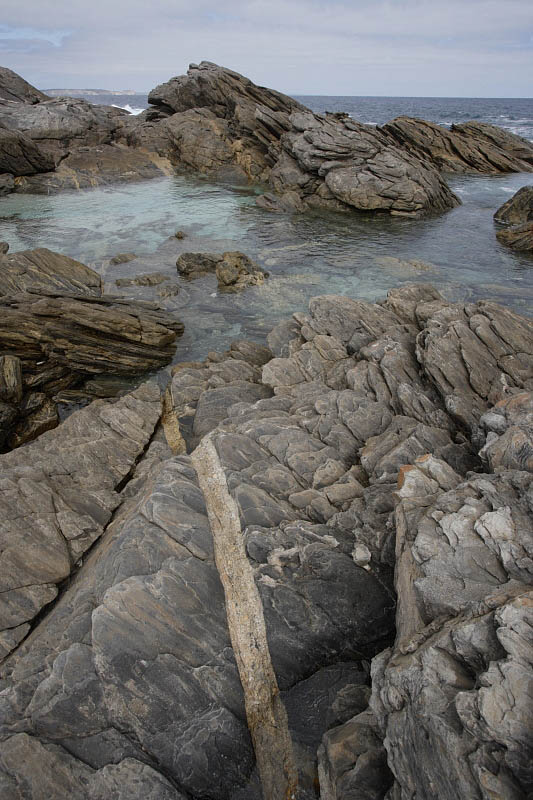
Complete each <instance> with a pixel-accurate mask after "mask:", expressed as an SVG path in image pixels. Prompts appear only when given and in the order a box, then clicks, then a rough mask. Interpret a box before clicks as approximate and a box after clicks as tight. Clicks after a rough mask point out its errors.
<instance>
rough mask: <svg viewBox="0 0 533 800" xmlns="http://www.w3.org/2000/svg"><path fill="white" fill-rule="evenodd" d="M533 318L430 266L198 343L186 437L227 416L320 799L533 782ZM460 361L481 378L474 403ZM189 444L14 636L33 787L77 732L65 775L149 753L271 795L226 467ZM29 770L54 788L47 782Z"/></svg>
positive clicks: (32, 791) (170, 400)
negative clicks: (232, 593)
mask: <svg viewBox="0 0 533 800" xmlns="http://www.w3.org/2000/svg"><path fill="white" fill-rule="evenodd" d="M438 331H440V333H441V336H440V337H438V336H437V332H438ZM452 332H453V333H454V336H455V337H456V338H453V337H452ZM473 337H475V338H473ZM532 340H533V336H532V332H531V325H530V323H529V321H528V320H524V319H523V318H520V317H518V316H517V315H514V314H511V313H510V312H508V311H507V310H505V309H503V308H501V307H499V306H496V305H494V304H490V303H479V304H476V305H475V306H471V305H466V306H462V305H455V304H450V303H447V302H446V301H445V300H444V299H443V298H442V297H440V295H439V294H438V293H437V292H436V291H435V289H433V288H432V287H430V286H428V285H418V286H417V285H414V286H406V287H403V288H402V289H399V290H393V291H391V292H389V295H388V297H387V299H386V300H385V301H384V302H383V303H381V304H371V303H364V302H358V301H355V300H350V299H349V298H345V297H342V298H335V297H331V296H326V297H318V298H313V300H312V301H311V303H310V307H309V311H308V313H305V314H303V313H298V314H295V315H294V317H293V319H292V320H291V321H288V322H286V323H283V324H282V325H280V326H277V327H276V329H275V330H274V331H273V332H272V334H271V335H270V337H269V346H270V347H271V348H272V350H269V349H267V348H265V347H261V346H259V345H255V344H253V343H250V342H236V343H234V344H233V345H232V347H231V348H230V350H229V351H227V352H226V353H216V352H213V353H210V354H209V357H208V358H207V359H206V361H204V362H203V363H188V364H186V363H184V364H178V365H177V366H176V367H174V368H173V370H172V372H173V375H172V383H171V386H170V388H169V390H168V393H167V395H166V398H165V417H166V426H167V427H168V428H169V431H170V433H171V434H172V436H171V437H170V440H169V443H170V445H171V446H174V444H175V443H176V442H177V443H178V444H179V447H183V446H184V441H183V440H184V439H185V440H187V444H188V447H189V449H191V448H192V447H193V446H194V445H195V444H196V442H197V440H198V439H199V438H200V437H201V436H203V435H205V434H206V433H209V435H210V439H211V442H212V444H213V446H214V447H215V448H216V457H217V461H218V463H219V467H220V471H221V474H223V477H224V480H225V483H226V486H227V490H228V492H229V494H230V495H231V498H232V504H233V503H234V504H235V505H234V511H235V515H236V516H237V515H238V519H239V525H240V528H241V530H242V544H243V545H244V548H245V553H246V558H247V560H248V564H247V567H249V570H251V572H252V574H253V578H254V581H255V586H256V588H257V591H258V593H259V597H260V599H261V604H262V612H263V616H264V621H265V626H266V638H267V642H268V649H269V651H270V657H271V661H272V666H273V668H274V671H275V675H276V680H277V684H278V686H279V688H280V692H281V695H282V699H283V703H284V705H285V707H286V709H287V718H288V727H289V732H290V735H291V739H292V746H293V752H294V759H295V763H296V767H297V770H298V789H297V791H298V795H297V796H299V797H301V798H302V800H303V798H305V800H311V798H314V797H316V793H317V788H318V783H317V782H318V780H320V782H321V792H322V796H323V797H324V798H328V800H329V798H336V800H340V798H343V800H346V799H347V798H348V799H349V800H352V799H353V800H356V799H357V800H361V798H363V797H366V798H376V800H377V798H385V796H387V798H388V800H414V798H415V797H419V798H422V797H430V796H432V797H433V796H434V795H435V791H436V789H435V787H438V793H439V796H441V795H442V796H443V797H445V798H446V800H447V799H448V798H450V800H452V798H453V800H455V798H457V797H469V798H470V797H475V798H479V800H483V798H484V797H486V798H489V797H505V798H509V799H510V800H515V798H516V800H522V798H523V797H527V796H528V793H530V792H531V789H532V784H531V773H530V758H531V751H530V741H529V739H528V738H527V733H528V731H527V716H526V713H527V709H528V703H529V702H530V698H529V697H528V692H530V689H529V688H528V685H529V684H528V681H529V682H530V676H531V663H530V661H531V657H530V653H529V650H528V647H529V644H528V637H529V636H530V633H529V631H530V627H528V625H527V622H526V620H527V617H528V615H529V613H530V606H528V605H527V602H530V601H527V602H526V600H525V599H524V598H525V593H526V591H527V586H528V584H529V583H530V582H531V570H532V556H533V545H532V542H531V529H532V525H531V500H530V498H531V491H532V483H531V482H532V480H533V473H532V472H531V471H527V470H528V469H529V470H530V468H531V440H532V434H531V394H532V390H531V387H529V388H528V385H529V381H530V380H531V377H532V376H531V365H532V359H531V355H530V354H531V344H532ZM439 341H440V345H439ZM450 341H451V342H453V346H449V342H450ZM476 342H479V343H480V344H479V345H478V344H476ZM481 345H482V346H481ZM439 347H441V349H440V350H439ZM483 348H484V349H483ZM528 354H529V355H528ZM273 355H274V357H272V356H273ZM526 356H527V357H526ZM439 359H440V360H439ZM476 362H477V366H476ZM465 364H468V370H466V367H465ZM443 365H445V366H446V372H444V366H443ZM498 371H499V373H501V374H503V375H504V381H503V382H502V381H501V380H499V381H498V377H497V373H498ZM454 375H459V376H463V377H464V375H466V378H464V380H465V386H466V381H467V382H468V386H469V387H470V389H468V390H465V392H464V395H465V404H464V406H463V407H461V409H460V410H461V412H462V413H458V412H457V404H454V403H451V402H450V401H449V399H448V398H449V397H450V395H453V394H454V391H453V389H454V387H456V389H457V392H459V391H462V389H460V386H461V385H462V384H461V383H460V379H459V378H457V377H454V378H453V380H452V379H451V377H450V376H454ZM478 375H481V376H482V377H479V378H478ZM463 377H461V380H463ZM483 380H485V381H486V383H487V384H488V386H489V389H488V390H487V387H486V386H485V383H483ZM499 386H501V387H504V389H503V390H502V391H499V390H497V387H499ZM495 387H496V388H495ZM247 393H249V394H247ZM119 402H121V401H119ZM495 402H496V403H497V404H496V405H494V403H495ZM92 407H93V406H89V409H90V408H92ZM112 407H113V406H110V408H112ZM75 416H76V415H73V417H71V418H69V420H70V419H72V418H74V417H75ZM69 420H67V422H69ZM64 424H66V423H64ZM164 426H165V423H164V425H163V427H164ZM61 429H62V428H61V427H60V428H59V429H58V431H55V432H51V433H47V434H44V436H43V437H41V439H40V440H38V442H37V443H36V444H39V442H40V441H43V440H46V438H47V437H51V436H52V434H58V433H59V431H61ZM170 429H172V430H170ZM172 437H173V438H172ZM34 446H35V444H34V445H29V446H28V447H25V448H21V449H20V450H18V451H15V452H14V453H12V454H10V457H11V458H12V457H13V456H17V457H18V458H20V459H23V458H24V457H25V453H27V452H28V450H29V448H31V447H34ZM480 447H482V451H481V455H480V456H478V454H477V451H478V450H479V448H480ZM65 449H66V448H63V450H65ZM169 456H170V450H169V447H168V446H167V445H166V444H165V443H164V442H163V440H162V438H161V434H160V433H159V434H156V436H155V438H154V439H153V441H152V443H151V444H150V447H149V449H148V451H147V453H146V456H145V457H144V458H143V459H142V460H141V461H140V463H139V465H138V466H137V468H136V469H135V471H131V472H130V473H129V475H130V476H131V477H130V479H129V480H127V482H126V486H125V488H124V490H123V499H124V502H123V505H122V506H121V507H120V508H119V509H118V510H117V511H116V512H115V514H114V517H113V520H112V522H111V524H108V525H107V527H106V530H105V532H104V534H103V536H102V537H101V539H100V541H99V542H98V543H97V544H96V545H95V547H94V548H93V549H92V550H91V552H90V553H89V554H88V555H87V556H86V557H85V558H86V561H85V563H84V564H83V565H82V566H81V568H80V569H79V571H78V572H77V574H76V575H75V576H74V578H73V580H72V582H71V583H70V585H69V586H68V587H67V586H66V587H65V588H64V590H63V592H62V593H61V595H60V596H59V598H58V599H57V600H56V601H55V603H54V605H53V606H52V607H51V608H50V610H49V612H48V613H47V614H46V616H43V618H42V619H41V620H40V622H39V624H37V625H36V626H35V628H34V630H32V631H30V632H29V631H28V629H27V628H26V627H25V626H26V625H27V624H28V623H27V622H26V621H24V620H20V621H19V620H14V621H13V624H12V627H10V628H9V629H8V631H7V633H6V635H5V636H4V637H3V638H0V646H1V647H3V648H4V650H5V651H6V650H9V649H12V648H16V649H15V650H14V652H13V653H12V654H11V655H10V656H8V658H7V659H6V661H5V663H4V666H3V675H4V684H3V686H4V689H3V692H2V694H1V695H0V704H1V706H0V709H1V710H0V720H1V722H0V753H2V757H3V758H4V761H3V762H1V764H0V771H2V770H3V773H4V774H3V775H2V773H1V772H0V781H3V782H4V784H3V785H5V786H7V787H8V788H9V789H10V791H13V787H16V786H19V785H22V782H23V781H26V780H30V778H31V779H33V780H34V781H36V779H35V776H36V775H39V773H40V772H41V771H42V772H43V773H44V774H49V773H46V768H45V767H44V766H42V767H41V763H43V764H44V763H45V762H46V759H47V758H48V759H50V756H49V753H50V752H52V750H53V752H54V753H55V754H56V755H57V754H58V753H59V755H57V757H58V759H60V761H61V763H62V764H63V766H62V767H61V769H60V768H59V766H58V768H57V770H56V774H57V778H56V781H57V785H58V786H60V785H61V781H62V780H63V777H62V775H63V774H64V772H65V770H66V769H67V767H66V766H65V759H66V761H67V762H68V774H69V776H72V775H74V776H76V775H78V774H79V771H80V770H81V771H82V772H83V774H84V775H86V774H87V772H86V771H87V770H91V771H97V772H98V773H102V771H104V770H107V772H106V775H107V774H108V773H114V770H117V769H118V767H119V766H121V765H123V763H124V762H127V763H128V765H131V769H132V770H133V765H132V764H131V762H132V761H133V762H134V764H135V765H137V764H138V763H140V764H144V765H146V767H147V768H150V769H152V770H155V771H156V772H157V773H158V774H159V775H161V776H164V779H165V780H167V781H169V782H170V783H171V785H172V787H173V788H174V789H175V790H176V791H177V792H181V793H182V794H183V795H184V796H187V797H189V798H191V800H200V799H202V800H204V799H205V798H212V800H258V799H259V798H260V796H261V794H260V791H261V790H260V784H259V779H258V773H257V769H256V767H255V765H254V755H253V750H252V745H251V739H250V736H249V733H248V728H247V724H246V715H245V705H244V698H243V694H242V688H241V684H240V681H239V678H238V671H237V665H236V660H235V658H234V655H233V651H232V648H231V640H230V636H229V631H228V627H227V620H226V612H225V606H224V597H223V592H222V586H221V583H220V579H219V574H218V571H217V569H216V567H215V565H214V564H213V555H212V541H211V532H210V527H209V522H208V518H207V516H206V510H205V504H204V503H205V500H206V499H207V501H208V502H211V501H212V500H213V498H212V496H211V493H212V491H213V489H212V486H210V484H209V481H208V480H204V482H203V486H204V490H205V493H206V495H205V498H204V496H203V494H202V492H201V491H200V488H199V486H198V483H197V480H196V475H195V472H194V470H193V469H192V464H191V459H190V457H189V456H187V455H184V454H182V455H178V456H175V457H174V458H170V457H169ZM63 457H64V456H63ZM194 458H195V459H197V458H199V459H201V458H202V449H201V448H200V450H198V451H197V452H196V453H195V456H194ZM202 466H203V468H204V469H205V470H208V468H209V464H203V465H202ZM473 470H476V471H473ZM483 470H495V471H494V472H488V471H485V472H483ZM124 483H125V481H124V479H123V480H122V483H121V484H120V486H119V488H120V487H121V486H122V485H123V484H124ZM104 524H105V523H104ZM241 555H242V553H241ZM42 563H43V564H44V563H45V562H44V561H42ZM241 588H242V587H241ZM394 590H395V591H396V594H397V597H398V604H397V612H396V620H395V619H394V616H395V609H396V596H395V591H394ZM249 610H250V609H248V611H249ZM240 612H242V613H243V614H245V615H246V612H247V609H246V608H244V609H242V608H241V609H240ZM252 613H253V612H252ZM394 622H396V630H397V639H396V642H395V643H394V644H393V645H392V635H393V631H394ZM21 640H22V643H21V644H19V645H18V647H17V642H19V641H21ZM391 645H392V646H391ZM383 647H388V648H389V649H387V650H385V651H383V652H381V653H380V651H382V650H383ZM377 653H380V654H379V655H376V654H377ZM371 658H373V659H374V660H373V666H372V690H371V691H372V694H371V701H370V710H368V709H367V707H366V705H367V700H368V697H369V687H368V685H367V675H368V660H369V659H371ZM262 688H264V687H262V686H260V687H257V689H258V691H259V690H261V689H262ZM21 736H24V737H26V736H27V737H28V738H29V739H30V740H31V742H32V743H33V745H36V746H37V750H38V751H39V752H38V755H36V756H35V758H32V759H30V758H29V757H26V758H25V761H24V763H29V764H30V766H28V767H26V766H24V764H22V762H21V763H20V764H18V763H17V759H16V758H11V757H10V755H9V754H10V753H11V748H14V747H16V746H17V742H18V739H17V737H21ZM14 740H15V742H14ZM320 743H322V744H321V746H320ZM39 748H42V749H39ZM46 748H48V750H46ZM317 749H318V751H319V752H318V753H317ZM4 753H7V756H5V755H4ZM6 758H7V762H6ZM387 763H388V766H386V764H387ZM122 768H123V769H125V767H124V766H122ZM136 769H139V767H137V766H136ZM389 770H390V771H389ZM80 774H81V773H80ZM90 774H91V775H93V772H91V773H90ZM121 774H122V773H121V771H120V770H119V771H118V775H119V776H120V775H121ZM128 774H129V773H128ZM136 774H137V773H135V775H136ZM149 774H150V776H151V777H150V780H152V779H154V780H155V778H154V776H153V774H152V773H149ZM4 776H5V777H4ZM28 776H29V777H28ZM93 777H94V775H93ZM75 780H77V778H75V777H74V778H72V777H68V782H67V785H68V786H69V787H70V786H71V785H72V782H73V781H75ZM392 781H394V783H392ZM117 782H119V778H117ZM0 785H2V783H0ZM111 785H112V786H113V787H114V786H115V785H116V784H111ZM124 785H125V787H126V788H125V790H124V791H126V789H127V783H126V780H124ZM140 785H141V786H142V789H140V788H133V789H131V790H130V796H131V797H132V798H134V799H135V800H136V798H137V797H139V798H140V797H141V796H143V794H142V792H148V789H147V788H145V786H144V784H140ZM135 786H136V784H134V787H135ZM25 791H26V797H25V800H26V798H29V799H30V800H33V798H34V797H38V796H39V795H38V794H37V792H38V789H37V783H36V782H35V783H34V788H29V789H27V790H25ZM70 791H73V790H72V789H71V790H70ZM101 791H102V792H103V791H104V790H101ZM154 791H156V790H154ZM161 791H162V790H161ZM16 796H17V795H15V797H16ZM89 796H91V795H90V794H89ZM156 796H157V795H156Z"/></svg>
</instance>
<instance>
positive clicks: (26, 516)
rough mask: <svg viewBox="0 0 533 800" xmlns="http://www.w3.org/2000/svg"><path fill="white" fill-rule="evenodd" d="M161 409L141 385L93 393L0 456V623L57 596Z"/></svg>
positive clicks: (9, 623) (25, 616) (21, 618)
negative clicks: (116, 393) (112, 394)
mask: <svg viewBox="0 0 533 800" xmlns="http://www.w3.org/2000/svg"><path fill="white" fill-rule="evenodd" d="M159 415H160V398H159V390H158V389H157V388H156V387H154V386H149V385H144V386H141V387H140V388H139V389H137V390H136V391H135V392H133V393H132V394H130V395H127V396H126V397H124V398H122V399H121V400H119V401H118V402H116V403H115V404H109V403H106V402H105V401H97V402H95V403H93V404H92V405H90V406H89V407H87V408H85V409H83V410H81V411H79V412H77V413H75V414H73V415H71V416H70V417H69V418H68V419H67V420H66V421H65V422H64V423H63V425H61V427H60V428H58V429H57V430H55V431H50V432H49V433H47V434H43V435H42V436H41V437H40V438H39V439H38V441H36V442H34V443H32V444H30V445H28V447H26V448H24V449H22V450H18V451H13V452H12V453H9V454H6V455H3V456H0V459H1V462H2V475H3V485H2V501H1V503H2V507H3V515H2V521H1V522H0V531H1V533H0V541H1V550H2V553H1V556H0V560H1V563H2V570H1V572H2V576H3V578H2V594H1V598H2V600H1V603H0V607H1V608H0V625H1V629H2V630H5V629H7V628H13V627H15V626H17V625H21V624H22V623H24V622H27V621H29V620H31V619H32V618H33V617H34V616H35V615H36V614H37V613H38V612H39V610H40V609H41V608H42V607H43V605H45V604H46V603H49V602H50V601H51V600H53V599H54V598H55V596H56V595H57V588H56V585H57V584H59V583H60V582H61V581H62V580H64V578H66V577H67V576H68V575H69V574H70V572H71V570H72V569H73V567H74V565H75V564H76V562H77V561H78V560H79V559H80V557H81V556H82V555H83V553H84V552H85V551H86V550H87V549H88V548H89V547H90V546H91V544H92V543H93V542H94V541H95V539H97V538H98V537H99V536H100V535H101V533H102V531H103V529H104V527H105V525H106V524H107V522H108V521H109V519H110V517H111V513H112V511H113V509H114V508H116V506H117V505H118V503H119V502H120V498H119V496H118V494H117V493H116V491H115V489H116V487H117V486H119V484H120V483H121V481H122V480H123V479H124V478H125V477H126V476H127V475H128V472H129V470H130V469H131V467H132V466H133V464H134V463H135V459H136V458H137V457H138V456H139V455H140V454H141V453H142V452H143V449H144V447H145V445H146V444H147V442H148V440H149V438H150V436H151V435H152V432H153V430H154V427H155V425H156V423H157V421H158V419H159Z"/></svg>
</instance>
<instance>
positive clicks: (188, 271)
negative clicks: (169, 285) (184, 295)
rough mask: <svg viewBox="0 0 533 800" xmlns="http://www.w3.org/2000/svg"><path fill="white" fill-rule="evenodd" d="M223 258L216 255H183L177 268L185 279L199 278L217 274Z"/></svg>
mask: <svg viewBox="0 0 533 800" xmlns="http://www.w3.org/2000/svg"><path fill="white" fill-rule="evenodd" d="M221 260H222V256H221V255H220V254H216V253H182V254H181V255H180V256H179V258H178V260H177V261H176V268H177V270H178V272H179V274H180V275H183V276H184V277H185V278H198V277H200V276H201V275H207V274H209V273H210V272H215V270H216V267H217V264H218V263H219V261H221Z"/></svg>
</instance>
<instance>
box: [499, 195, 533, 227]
mask: <svg viewBox="0 0 533 800" xmlns="http://www.w3.org/2000/svg"><path fill="white" fill-rule="evenodd" d="M494 219H495V220H496V222H502V223H504V224H507V225H520V224H521V223H524V222H532V221H533V186H522V188H521V189H519V190H518V191H517V192H516V193H515V194H514V195H513V196H512V197H510V198H509V200H507V202H505V203H504V204H503V205H502V206H500V208H499V209H498V210H497V211H496V212H495V213H494Z"/></svg>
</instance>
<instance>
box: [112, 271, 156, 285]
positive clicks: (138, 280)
mask: <svg viewBox="0 0 533 800" xmlns="http://www.w3.org/2000/svg"><path fill="white" fill-rule="evenodd" d="M168 280H169V277H168V275H164V274H163V273H162V272H149V273H147V274H146V275H136V276H135V277H134V278H119V279H118V280H116V281H115V283H116V285H117V286H158V285H159V284H160V283H163V281H168Z"/></svg>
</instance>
